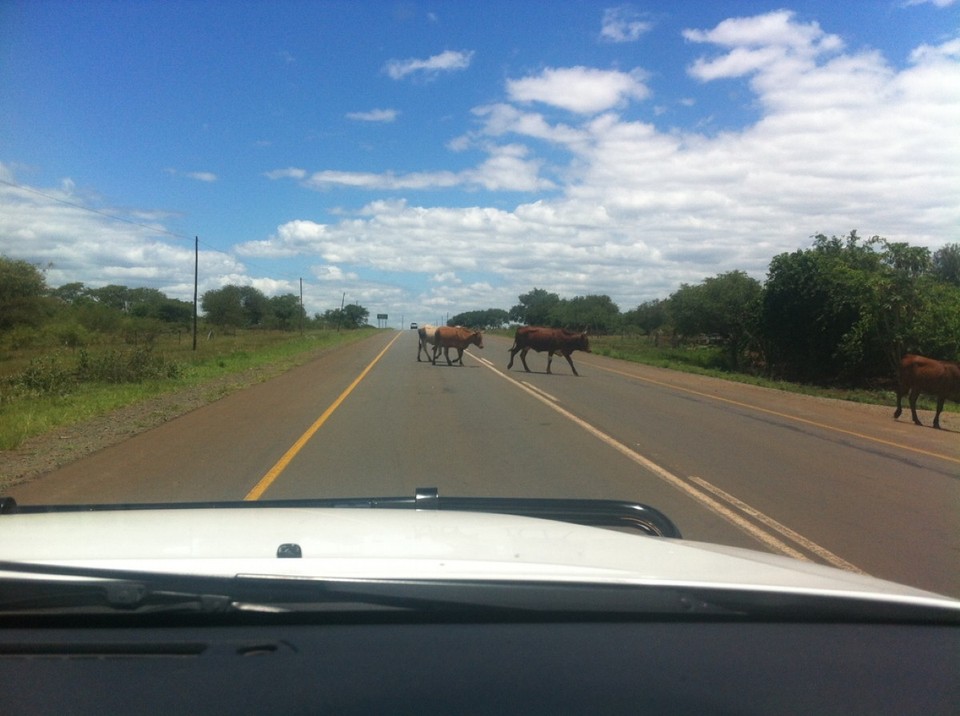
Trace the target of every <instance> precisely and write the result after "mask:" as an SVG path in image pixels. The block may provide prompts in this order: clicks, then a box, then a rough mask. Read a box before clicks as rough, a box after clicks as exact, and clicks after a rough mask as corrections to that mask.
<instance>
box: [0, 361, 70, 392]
mask: <svg viewBox="0 0 960 716" xmlns="http://www.w3.org/2000/svg"><path fill="white" fill-rule="evenodd" d="M5 382H6V383H7V385H6V386H5V387H6V388H7V390H5V391H4V392H5V393H6V392H8V391H9V392H11V393H15V394H21V395H22V394H24V393H26V394H32V395H64V394H66V393H69V392H70V391H71V390H72V389H73V388H74V387H75V386H76V383H77V381H76V376H75V374H74V372H73V371H72V370H70V369H69V368H68V367H67V366H65V365H64V364H63V361H62V360H61V357H60V356H59V354H55V353H54V354H50V355H45V356H41V357H39V358H34V359H33V360H31V361H30V364H29V365H28V366H27V367H26V368H24V369H23V370H22V371H20V372H19V373H17V374H16V375H13V376H11V377H9V378H7V380H6V381H5Z"/></svg>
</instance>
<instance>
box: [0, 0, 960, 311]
mask: <svg viewBox="0 0 960 716" xmlns="http://www.w3.org/2000/svg"><path fill="white" fill-rule="evenodd" d="M685 36H686V37H687V39H688V40H689V41H690V42H691V43H696V45H697V46H696V47H695V49H694V52H695V53H703V57H701V58H700V59H699V60H696V61H692V62H691V65H690V67H689V68H688V69H689V71H690V72H691V74H692V75H693V76H694V77H695V78H696V79H698V80H699V82H701V83H711V84H712V85H714V86H715V87H717V88H718V89H721V90H722V89H723V88H724V86H725V84H726V83H729V82H730V81H731V80H739V82H737V84H738V86H741V85H742V86H743V87H744V88H745V89H744V92H747V93H749V96H748V98H747V101H749V102H750V103H751V105H753V106H754V107H755V108H756V111H757V114H758V118H757V119H756V120H753V121H752V123H751V124H749V125H746V126H743V127H741V128H734V127H731V128H729V129H727V130H726V131H724V132H721V133H718V134H700V133H698V132H697V131H695V130H692V129H691V130H687V131H681V130H665V129H663V128H662V127H660V126H658V124H655V123H654V121H653V119H649V120H648V121H641V120H638V119H636V118H635V117H633V116H632V115H630V116H628V115H626V113H624V114H623V115H621V114H619V113H618V110H619V109H620V108H621V107H623V105H624V103H626V102H628V101H632V100H639V99H643V98H645V97H646V96H647V89H646V86H645V84H644V83H645V80H644V79H643V77H642V75H638V74H636V73H623V72H617V71H610V70H601V69H591V68H585V67H580V68H566V69H563V68H560V69H556V68H554V69H547V70H544V71H543V72H540V73H538V74H536V75H533V76H531V77H527V78H523V79H520V80H515V81H513V82H511V83H509V84H508V85H507V88H506V93H505V96H504V97H502V98H496V97H494V98H491V101H489V102H487V103H485V104H483V105H482V106H477V107H476V108H474V110H473V114H472V115H471V121H472V122H474V123H475V124H474V125H473V126H470V127H466V128H461V129H459V130H456V129H455V130H453V131H452V132H451V134H450V135H448V136H453V135H455V134H456V133H457V131H459V132H460V134H459V136H456V137H455V138H454V139H449V138H448V136H445V137H437V138H436V142H437V144H438V145H439V144H441V143H443V142H446V146H447V148H448V149H450V150H452V151H457V152H460V154H459V155H458V156H457V161H458V167H462V161H463V157H464V156H469V155H465V153H466V152H468V151H476V152H478V157H479V158H478V159H477V160H476V161H475V162H474V163H473V165H472V166H470V167H468V168H466V169H463V168H457V169H456V170H448V169H445V168H444V167H443V165H442V164H438V166H439V167H440V168H439V169H437V170H431V171H420V172H406V173H399V172H389V171H351V170H350V167H347V168H346V170H344V169H343V168H338V169H325V168H323V167H320V168H319V171H311V170H307V169H302V168H297V167H295V166H289V167H287V168H278V169H275V170H274V171H270V172H267V173H266V174H265V176H266V177H267V178H269V179H272V180H281V179H288V180H293V181H294V182H297V183H299V184H300V185H302V186H303V187H306V188H309V189H315V190H325V189H328V188H331V187H338V188H341V189H342V188H349V187H353V188H356V189H357V190H358V196H362V197H364V198H363V201H367V197H366V196H365V195H363V194H360V193H359V192H360V191H365V190H370V189H374V190H377V192H379V195H378V194H374V196H375V197H376V196H379V198H378V199H377V200H370V201H368V203H367V204H365V205H364V206H363V207H362V208H361V209H359V210H358V209H356V208H355V206H353V207H351V206H347V207H341V209H340V211H339V213H338V212H336V211H334V210H332V209H327V210H326V214H325V215H326V216H327V217H332V218H331V219H329V220H328V221H323V220H317V215H316V214H312V215H311V218H312V219H314V220H310V219H308V218H298V215H293V216H292V217H281V218H280V219H278V220H277V224H278V225H277V227H276V229H275V230H274V231H273V232H272V233H271V234H270V235H267V236H264V237H263V238H262V239H261V240H259V241H250V242H247V243H244V244H243V245H241V246H239V247H237V250H236V251H237V254H238V255H239V256H241V257H244V258H246V257H250V258H251V259H253V258H257V259H261V258H262V259H274V258H275V259H283V258H292V257H297V260H298V262H299V263H300V264H301V265H304V266H310V267H311V269H310V270H311V272H312V280H311V282H310V283H311V285H309V286H307V287H306V299H307V301H308V306H316V307H323V308H329V307H334V306H339V303H340V298H341V296H342V292H344V291H345V292H347V294H348V295H347V300H348V301H359V302H360V303H361V304H363V305H365V306H367V307H368V308H374V307H375V306H377V305H384V306H386V305H390V306H391V308H390V311H389V312H390V314H391V317H393V316H394V314H395V313H399V312H400V311H401V310H404V311H406V314H407V318H408V320H417V319H418V318H419V317H413V316H412V315H411V314H413V313H414V311H415V310H416V311H424V312H425V313H426V312H427V311H430V312H434V311H435V312H436V314H434V315H431V314H429V313H427V315H424V316H423V317H422V318H423V319H424V320H425V319H427V318H436V316H437V315H441V314H443V313H444V312H446V311H448V310H449V311H450V312H451V313H453V312H459V311H462V310H469V309H474V308H486V307H491V306H499V307H509V306H511V305H513V304H515V303H516V300H517V296H518V295H519V294H520V293H523V292H526V291H528V290H530V288H531V287H533V286H541V287H545V288H548V289H549V290H551V291H556V292H557V293H560V294H561V295H563V296H568V297H569V296H574V295H582V294H586V293H605V294H607V295H610V296H611V297H612V298H613V300H614V301H615V302H616V303H618V304H619V305H620V306H621V308H622V309H624V310H629V309H630V308H632V307H633V306H635V305H637V304H638V303H640V302H641V301H643V300H648V299H651V298H662V297H665V296H667V295H669V293H671V292H672V291H675V290H676V288H677V287H678V286H679V284H680V283H682V282H687V283H695V282H698V281H700V280H701V279H703V278H704V277H706V276H712V275H716V274H717V273H719V272H722V271H728V270H732V269H743V270H746V271H748V272H750V273H751V274H752V275H754V276H756V277H757V278H761V279H762V278H763V276H764V274H765V272H766V269H767V267H768V265H769V261H770V259H771V258H772V257H773V256H775V255H776V254H778V253H781V252H784V251H794V250H796V249H797V248H801V247H804V246H806V245H808V238H807V237H809V236H810V235H812V234H814V233H817V232H821V231H822V232H825V233H827V234H831V233H842V232H846V231H849V230H850V229H854V228H855V229H858V230H859V231H860V233H861V235H865V236H869V235H871V234H874V233H877V234H881V235H883V236H885V237H887V238H889V239H891V240H894V241H908V242H910V243H912V244H915V245H923V246H928V247H930V248H934V249H935V248H939V247H940V246H942V245H944V244H945V243H949V242H953V241H956V240H957V234H956V227H957V226H960V199H958V194H957V187H958V186H960V136H958V135H960V133H958V132H956V127H957V126H960V39H947V40H945V41H944V42H942V43H941V44H939V45H934V44H929V45H922V46H920V47H917V48H916V49H915V50H914V51H913V52H912V53H911V54H910V62H911V63H910V64H909V65H907V66H906V67H903V68H898V67H895V66H893V65H892V64H891V63H890V62H888V61H887V60H886V59H885V58H884V57H883V56H882V55H881V54H880V53H878V52H876V51H872V50H870V51H861V50H847V49H844V48H843V47H842V45H841V43H840V41H839V39H838V38H837V37H836V36H834V35H831V34H829V33H827V32H825V31H824V30H822V29H821V28H820V27H819V26H818V25H817V24H816V23H809V22H800V21H798V20H797V19H796V17H795V16H794V15H792V14H791V13H789V12H777V13H767V14H765V15H762V16H759V17H755V18H738V19H734V20H728V21H725V22H723V23H720V24H718V25H717V26H715V27H713V28H704V29H691V30H687V31H686V33H685ZM697 92H698V90H697V89H693V90H690V89H684V90H683V97H684V98H683V99H682V100H679V103H680V104H683V105H686V106H695V107H700V106H706V103H705V102H701V100H700V96H699V95H698V94H697ZM534 103H537V104H534ZM553 107H560V108H562V109H567V110H570V112H571V114H564V115H562V121H559V120H558V119H557V117H556V116H555V114H556V113H552V112H551V111H550V108H553ZM708 111H709V109H705V110H704V112H705V113H706V112H708ZM652 113H653V110H651V116H652ZM657 121H659V120H657ZM431 161H436V160H431ZM17 171H19V169H18V170H17ZM14 174H15V172H14V168H11V167H10V166H9V165H6V166H5V165H2V164H0V178H4V179H5V180H6V181H13V177H14ZM8 177H9V179H7V178H8ZM50 183H52V184H55V185H56V188H53V189H44V191H45V192H47V193H49V194H51V195H55V196H56V197H58V198H63V199H67V200H69V201H72V202H74V203H81V202H84V201H87V200H85V199H84V198H82V194H83V193H82V191H80V190H78V189H77V188H76V187H74V186H72V184H71V183H70V182H69V181H65V182H50ZM449 188H456V189H461V190H463V189H467V190H469V191H470V192H472V193H469V194H467V193H465V192H463V191H460V192H459V194H458V196H457V199H456V200H455V201H456V202H459V203H458V204H455V205H449V206H444V205H442V204H443V202H445V201H448V198H447V196H446V194H444V193H443V192H442V190H444V189H449ZM424 189H430V190H436V191H437V195H436V196H437V199H436V202H435V203H434V202H432V201H429V200H425V199H423V198H422V197H420V198H419V202H421V203H422V204H423V205H415V203H413V202H412V200H404V199H403V198H402V197H403V195H404V193H406V192H411V193H412V192H414V191H420V190H424ZM486 191H492V192H503V191H525V192H530V193H529V194H527V195H525V196H524V198H523V201H522V203H516V202H515V201H514V202H511V203H507V201H508V200H507V199H505V198H504V196H503V195H502V194H500V195H493V196H491V195H489V194H487V193H485V192H486ZM78 193H80V194H81V197H80V198H78V196H77V194H78ZM0 201H2V211H0V251H2V252H3V253H4V254H5V255H12V256H14V257H21V256H24V257H27V256H29V257H30V260H36V261H40V262H45V261H48V260H49V261H53V262H54V264H55V267H54V269H52V273H51V274H50V281H49V282H50V283H51V284H52V285H60V284H62V283H65V282H67V281H69V280H88V281H89V282H90V283H91V284H96V285H103V284H105V283H132V281H131V280H130V277H132V276H135V275H136V276H143V277H144V280H148V281H150V282H153V283H151V284H150V285H155V286H157V287H158V288H161V290H164V289H165V287H180V288H183V287H186V286H188V285H189V281H190V278H192V277H191V275H190V270H191V269H190V267H192V255H191V252H192V245H191V246H189V247H188V246H185V245H180V244H178V243H176V242H166V241H164V240H162V236H158V234H157V233H156V232H151V231H149V230H147V229H144V228H139V227H135V226H124V225H118V224H117V223H116V222H111V221H109V220H106V219H104V218H103V217H97V216H96V215H94V214H90V213H89V212H84V211H81V210H79V209H76V208H72V207H69V206H63V205H60V204H58V203H56V202H53V201H50V200H44V199H43V198H42V197H37V196H36V195H31V194H29V193H26V192H22V191H18V190H15V189H13V188H9V187H5V186H4V185H0ZM465 202H469V203H471V204H472V205H463V204H464V203H465ZM144 215H145V216H146V215H149V210H147V212H146V213H145V214H144ZM299 216H303V214H301V215H299ZM157 218H158V219H161V218H162V217H159V216H158V217H157ZM288 218H290V219H292V220H287V219H288ZM152 220H153V219H151V221H152ZM265 233H266V232H265ZM202 262H204V263H206V264H209V265H210V266H211V267H212V268H211V269H210V271H209V272H207V271H206V269H205V273H206V275H207V276H211V277H214V278H210V279H208V281H210V282H212V283H213V282H216V281H217V280H225V279H224V277H239V278H238V281H239V279H240V278H242V279H244V280H248V281H249V280H253V279H251V277H250V274H249V271H248V270H247V269H246V267H245V266H244V265H243V264H242V263H241V262H240V261H238V260H237V259H235V258H232V257H229V256H225V255H223V254H218V253H216V252H208V255H205V256H204V257H203V258H202ZM101 267H112V268H101ZM144 267H148V268H144ZM151 271H153V272H154V273H150V272H151ZM80 275H83V276H92V277H93V278H91V279H77V278H76V277H77V276H80ZM392 277H395V280H394V279H393V278H392ZM278 281H279V279H278ZM280 283H282V282H280ZM280 283H278V285H280ZM209 287H216V286H215V285H211V286H209ZM178 290H179V289H178ZM174 295H178V296H179V297H186V296H185V295H183V294H182V293H181V294H174ZM311 302H312V303H311ZM309 310H311V311H313V310H316V309H315V308H310V309H309Z"/></svg>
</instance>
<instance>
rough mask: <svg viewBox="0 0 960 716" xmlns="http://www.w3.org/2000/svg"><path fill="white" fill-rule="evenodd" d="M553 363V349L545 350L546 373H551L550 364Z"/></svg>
mask: <svg viewBox="0 0 960 716" xmlns="http://www.w3.org/2000/svg"><path fill="white" fill-rule="evenodd" d="M551 363H553V351H547V373H551V372H552V371H551V370H550V364H551Z"/></svg>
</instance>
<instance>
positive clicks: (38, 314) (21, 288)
mask: <svg viewBox="0 0 960 716" xmlns="http://www.w3.org/2000/svg"><path fill="white" fill-rule="evenodd" d="M46 293H47V283H46V277H45V276H44V275H43V272H42V271H41V270H40V269H39V268H37V267H36V266H34V265H33V264H31V263H27V262H26V261H17V260H14V259H8V258H6V257H5V256H0V330H2V329H8V328H12V327H13V326H16V325H19V324H26V325H37V324H38V323H40V321H41V319H42V317H43V312H44V295H45V294H46Z"/></svg>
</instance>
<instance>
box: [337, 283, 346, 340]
mask: <svg viewBox="0 0 960 716" xmlns="http://www.w3.org/2000/svg"><path fill="white" fill-rule="evenodd" d="M346 299H347V292H346V291H344V292H343V296H342V297H341V298H340V313H339V314H337V333H339V332H340V324H341V323H343V302H344V301H345V300H346Z"/></svg>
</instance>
